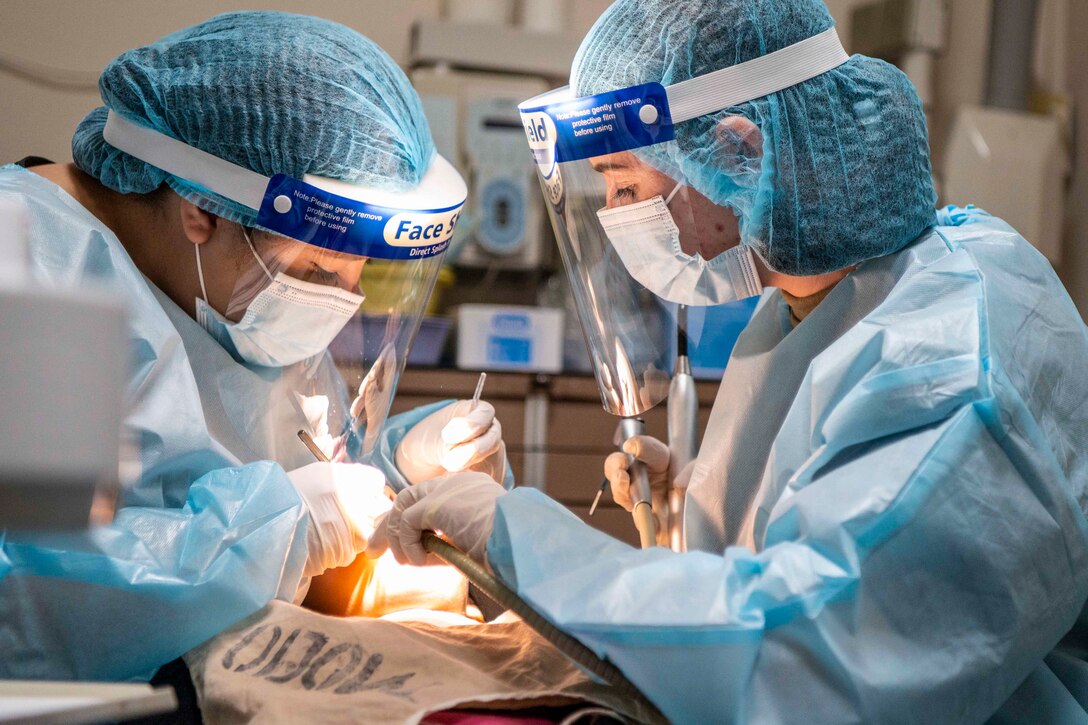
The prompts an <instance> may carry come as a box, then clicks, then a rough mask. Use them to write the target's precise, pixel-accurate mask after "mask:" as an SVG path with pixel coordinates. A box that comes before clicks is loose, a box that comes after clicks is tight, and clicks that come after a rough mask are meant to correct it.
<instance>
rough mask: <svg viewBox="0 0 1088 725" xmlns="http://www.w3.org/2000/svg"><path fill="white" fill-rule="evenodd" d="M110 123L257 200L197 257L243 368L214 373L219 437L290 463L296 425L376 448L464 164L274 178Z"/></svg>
mask: <svg viewBox="0 0 1088 725" xmlns="http://www.w3.org/2000/svg"><path fill="white" fill-rule="evenodd" d="M103 135H104V137H105V139H106V140H107V141H108V142H109V143H110V144H111V145H113V146H115V147H116V148H119V149H120V150H122V151H124V152H126V153H128V154H130V155H132V156H135V157H136V158H139V159H141V160H143V161H146V162H147V163H150V164H152V165H154V166H157V167H159V168H161V169H163V170H164V171H167V172H169V173H171V174H173V175H174V176H177V177H179V178H181V179H184V180H186V181H187V182H189V183H191V184H192V185H194V186H197V187H199V188H204V189H207V190H209V191H210V192H214V193H215V194H218V195H220V196H222V197H225V198H227V199H229V200H231V201H233V202H235V203H237V204H241V205H242V206H244V207H246V208H248V209H251V210H253V211H254V212H255V213H256V223H255V226H254V227H253V228H244V227H242V228H240V238H239V240H238V244H236V245H234V247H232V249H231V255H229V256H226V257H225V256H224V255H222V254H220V255H218V256H215V257H214V258H210V257H209V255H208V254H207V253H205V254H204V256H202V255H201V251H200V247H201V246H203V245H194V247H196V259H195V260H193V262H192V263H193V264H195V265H196V267H197V271H198V277H199V280H200V296H199V297H198V298H197V299H196V318H197V322H198V323H199V325H200V326H201V327H203V328H204V329H205V330H206V331H207V332H208V333H209V334H210V336H211V337H212V338H213V339H214V340H215V342H216V343H218V344H219V345H220V346H222V348H223V349H225V350H226V351H227V352H228V353H229V354H230V355H231V356H232V357H233V358H234V360H235V361H236V362H238V363H242V365H243V366H244V367H245V368H246V370H245V371H239V370H237V369H233V370H224V371H223V372H222V374H221V375H220V377H219V379H218V380H217V381H216V382H214V383H209V384H214V385H216V386H217V387H218V389H219V397H220V400H221V401H222V405H223V408H224V409H225V416H226V417H227V418H228V419H229V420H230V423H231V425H230V428H231V430H230V431H228V433H227V434H224V436H226V437H232V436H233V437H236V438H237V439H238V440H239V446H236V447H241V448H243V449H248V451H247V452H248V453H249V455H250V456H252V457H254V458H260V459H271V460H275V461H278V462H280V463H281V464H283V465H284V466H285V467H288V468H292V467H297V466H300V465H304V464H306V463H308V462H311V461H312V460H313V457H312V455H311V453H310V452H308V451H307V450H306V448H305V447H304V446H303V444H302V442H300V440H299V437H298V433H299V432H300V431H302V432H305V433H306V434H307V436H308V437H310V438H312V439H313V440H314V441H315V442H316V443H317V445H318V447H319V448H321V449H322V451H323V452H324V454H325V455H327V456H328V457H330V458H331V459H333V460H354V461H360V462H366V461H369V460H370V459H371V457H372V456H373V455H374V453H375V445H376V443H377V441H378V438H379V436H378V434H379V433H380V431H381V429H382V427H383V425H384V423H385V420H386V418H387V416H388V413H389V408H390V404H391V402H392V398H393V394H394V391H395V390H396V383H397V380H398V378H399V376H400V373H401V371H402V370H403V368H404V365H405V361H406V360H407V356H408V350H409V348H410V347H411V345H412V342H413V341H414V339H415V335H416V333H417V331H418V329H419V324H420V321H421V319H422V316H423V312H424V310H425V308H426V306H427V302H428V300H429V299H430V294H431V290H432V288H433V286H434V282H435V279H436V277H437V276H438V272H439V269H440V267H441V265H442V261H443V258H444V256H445V252H446V249H447V248H448V246H449V244H450V240H451V238H452V236H453V232H454V229H455V228H456V226H457V221H458V218H459V216H460V212H461V207H462V205H463V204H464V201H465V197H466V187H465V184H464V181H463V180H462V179H461V177H460V175H459V174H458V173H457V171H456V170H455V169H454V168H453V167H452V166H451V165H450V164H449V162H447V161H446V160H445V159H444V158H442V157H441V156H438V155H437V154H436V155H435V157H434V159H433V161H432V162H431V165H430V167H429V168H428V170H427V171H426V173H425V174H424V176H423V179H422V181H421V182H420V184H419V185H418V186H417V187H415V188H414V189H412V190H410V191H402V192H395V191H389V190H384V189H376V188H371V187H364V186H358V185H354V184H350V183H346V182H343V181H339V180H335V179H328V178H323V177H315V176H309V175H308V176H306V177H305V178H303V179H296V178H292V177H290V176H286V175H284V174H277V175H275V176H273V177H272V178H268V177H265V176H262V175H261V174H257V173H255V172H253V171H251V170H249V169H246V168H244V167H240V166H237V165H235V164H233V163H230V162H228V161H225V160H223V159H220V158H218V157H215V156H212V155H211V154H208V153H206V152H204V151H201V150H199V149H196V148H193V147H191V146H188V145H186V144H184V143H181V142H179V141H177V140H176V139H173V138H170V137H168V136H165V135H163V134H160V133H158V132H156V131H153V130H150V129H147V128H144V127H141V126H138V125H136V124H133V123H131V122H129V121H126V120H125V119H123V118H121V117H120V116H118V115H116V114H114V113H113V112H112V111H111V112H110V114H109V119H108V121H107V123H106V127H105V130H104V134H103ZM224 260H226V261H224ZM178 263H179V264H184V263H188V260H179V261H178ZM211 265H227V266H228V267H229V269H226V270H224V269H216V270H215V271H214V272H213V271H212V269H210V266H211ZM213 278H214V279H215V280H217V281H218V284H213V283H212V280H213ZM224 280H226V281H224ZM371 289H372V290H375V293H374V294H373V295H371V294H368V290H371ZM364 299H365V300H366V301H367V303H368V304H367V307H368V308H369V309H371V310H380V311H381V313H380V315H379V316H378V317H379V320H378V322H379V324H377V325H368V326H367V328H366V329H367V332H368V335H367V336H366V339H364V336H363V335H362V334H361V331H362V329H363V326H362V325H361V323H360V322H359V320H358V319H357V317H356V316H357V314H358V312H359V308H360V305H361V304H362V303H363V301H364ZM375 330H377V331H379V332H376V333H375V332H374V331H375ZM371 333H374V334H371ZM334 340H335V347H336V348H337V349H339V350H345V351H347V352H348V353H350V354H348V355H346V357H348V358H350V360H351V364H350V366H345V367H344V368H343V370H338V369H337V368H336V367H335V366H334V365H333V364H332V359H331V356H330V355H329V353H328V348H329V347H330V345H331V344H333V342H334ZM192 357H193V355H192V354H190V358H192ZM193 364H194V367H196V365H197V362H196V361H195V360H194V363H193ZM227 367H229V368H237V366H227ZM228 378H229V382H225V381H226V380H227V379H228ZM200 379H201V378H200V375H199V374H198V384H200ZM228 434H229V435H228ZM221 437H222V436H221ZM228 447H230V446H228Z"/></svg>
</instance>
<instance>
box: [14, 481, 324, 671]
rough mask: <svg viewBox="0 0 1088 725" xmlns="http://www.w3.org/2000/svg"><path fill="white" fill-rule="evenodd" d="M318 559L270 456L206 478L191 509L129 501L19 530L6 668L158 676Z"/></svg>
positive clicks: (192, 495) (292, 585)
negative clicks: (94, 515) (105, 521)
mask: <svg viewBox="0 0 1088 725" xmlns="http://www.w3.org/2000/svg"><path fill="white" fill-rule="evenodd" d="M305 560H306V523H305V512H304V509H303V505H302V502H301V500H300V499H299V497H298V495H297V494H296V493H295V491H294V489H293V488H292V486H291V485H290V482H289V481H288V479H287V476H286V474H285V473H284V471H283V469H282V468H281V467H280V466H278V465H276V464H274V463H269V462H260V463H254V464H251V465H248V466H244V467H240V468H223V469H218V470H215V471H212V472H210V473H207V474H206V475H204V476H202V477H201V478H199V479H198V480H197V481H195V482H194V483H193V485H192V487H191V488H190V490H189V493H188V496H187V498H186V501H185V504H184V506H183V507H181V508H173V509H170V508H144V507H129V508H125V509H121V510H120V511H119V512H118V513H117V516H116V518H115V520H114V522H113V523H112V524H110V525H109V526H105V527H102V528H98V529H94V530H92V531H90V532H88V533H86V534H81V535H65V536H60V535H53V536H49V537H46V536H41V535H37V536H34V537H24V538H21V539H19V540H13V536H12V535H11V534H10V533H9V535H8V538H7V541H6V542H4V545H3V550H2V552H0V562H4V563H2V564H0V568H4V567H5V566H6V567H9V571H8V574H7V576H5V577H4V578H3V579H0V651H2V652H3V656H0V678H17V679H31V678H34V679H94V680H125V679H133V678H146V677H148V676H150V674H151V673H152V672H153V671H154V670H155V669H156V668H157V667H158V666H160V665H161V664H163V663H165V662H169V661H170V660H172V659H174V658H176V657H178V656H180V655H182V654H183V653H185V652H186V651H188V650H190V649H192V648H193V647H195V646H196V645H198V644H200V643H201V642H203V641H205V640H207V639H208V638H210V637H212V636H214V635H216V634H218V633H219V632H221V631H222V630H223V629H225V628H227V627H229V626H230V625H231V624H234V623H235V622H237V621H239V620H241V619H243V618H244V617H246V616H248V615H249V614H251V613H253V612H255V611H257V610H258V609H260V608H261V607H263V606H264V605H265V604H266V603H267V602H268V601H270V600H271V599H273V598H281V599H287V600H290V599H291V597H292V596H293V595H294V593H295V590H296V588H297V586H298V583H299V580H300V579H301V576H302V570H303V566H304V564H305Z"/></svg>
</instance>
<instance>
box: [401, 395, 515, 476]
mask: <svg viewBox="0 0 1088 725" xmlns="http://www.w3.org/2000/svg"><path fill="white" fill-rule="evenodd" d="M394 458H395V461H396V464H397V469H398V470H400V472H401V473H402V474H404V477H405V478H406V479H408V482H409V483H411V484H412V485H413V486H415V485H417V484H420V483H423V482H424V481H429V480H431V479H432V478H438V477H439V476H444V475H446V474H447V473H458V472H460V471H479V472H480V473H486V474H487V475H489V476H491V478H493V479H494V480H495V481H502V479H503V476H504V474H505V473H506V445H505V444H504V443H503V441H502V425H501V424H500V423H499V421H498V420H497V419H496V418H495V408H494V407H493V406H492V405H491V403H488V402H487V401H484V400H481V401H480V402H479V403H477V404H476V407H475V408H473V403H472V401H471V400H459V401H457V402H456V403H453V404H451V405H447V406H446V407H445V408H443V409H442V410H438V411H435V412H434V413H431V414H430V415H428V416H427V417H426V418H424V419H423V420H421V421H419V423H417V424H416V425H415V426H414V427H413V428H412V429H411V430H409V431H408V434H407V435H405V436H404V438H403V440H401V442H400V445H398V446H397V450H396V453H395V456H394Z"/></svg>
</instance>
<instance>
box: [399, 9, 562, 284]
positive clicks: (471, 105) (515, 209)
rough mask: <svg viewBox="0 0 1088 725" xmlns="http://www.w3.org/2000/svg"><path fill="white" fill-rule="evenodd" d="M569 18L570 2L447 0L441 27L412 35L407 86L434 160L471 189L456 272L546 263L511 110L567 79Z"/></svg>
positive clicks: (428, 24) (422, 26)
mask: <svg viewBox="0 0 1088 725" xmlns="http://www.w3.org/2000/svg"><path fill="white" fill-rule="evenodd" d="M572 10H573V8H572V7H571V6H570V4H569V2H568V0H555V1H551V2H548V3H539V2H538V3H533V2H529V1H528V0H526V1H524V2H515V0H484V1H482V2H477V1H476V0H446V2H445V3H444V5H443V11H444V12H443V15H442V18H441V19H440V20H433V21H432V20H427V21H422V22H419V23H417V24H416V26H415V27H414V28H413V34H412V48H411V67H412V72H411V73H410V76H411V79H412V84H413V85H414V86H415V88H416V90H417V91H418V92H419V95H420V98H421V99H422V101H423V109H424V112H425V113H426V115H427V121H428V123H429V124H430V127H431V133H432V135H433V136H434V140H435V145H436V146H437V148H438V151H439V153H441V154H443V155H445V156H446V157H447V158H449V159H450V160H451V161H453V162H454V165H455V166H457V168H458V169H459V170H460V171H461V173H462V175H463V176H464V177H465V179H466V181H467V183H468V186H469V198H468V203H467V204H466V208H465V217H464V221H463V224H462V227H461V230H460V232H459V233H458V239H457V240H456V241H455V243H454V249H453V250H452V252H451V254H450V261H451V262H453V263H455V264H457V265H458V266H460V267H468V268H481V269H484V268H486V269H489V270H491V269H497V270H503V271H507V270H508V271H531V270H537V269H540V268H541V267H542V266H544V265H546V263H547V262H548V260H549V259H550V258H551V249H552V244H551V235H550V234H549V233H548V229H547V225H546V223H545V221H544V210H543V205H542V201H541V199H540V195H539V194H538V193H537V187H536V181H535V180H534V178H533V173H532V169H530V168H528V165H527V164H526V163H525V145H524V144H525V142H524V140H523V136H522V134H523V131H522V127H521V118H520V115H519V114H518V112H517V104H518V103H519V102H520V101H521V100H522V99H524V98H529V97H532V96H536V95H539V94H541V93H543V92H544V91H546V90H547V89H548V88H549V87H551V86H552V85H554V82H555V81H556V80H557V79H560V78H564V77H566V75H567V74H568V73H569V71H570V59H571V58H573V57H574V53H575V51H576V50H577V48H578V43H579V41H580V38H578V37H577V35H575V34H573V33H569V32H567V31H566V30H565V28H567V27H569V23H568V22H566V20H567V18H568V17H569V16H570V14H571V12H572Z"/></svg>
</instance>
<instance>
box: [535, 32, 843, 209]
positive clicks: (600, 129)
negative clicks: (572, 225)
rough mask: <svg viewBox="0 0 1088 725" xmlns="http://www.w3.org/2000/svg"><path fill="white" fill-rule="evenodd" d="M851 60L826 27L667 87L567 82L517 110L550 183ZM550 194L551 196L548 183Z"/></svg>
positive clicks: (839, 42)
mask: <svg viewBox="0 0 1088 725" xmlns="http://www.w3.org/2000/svg"><path fill="white" fill-rule="evenodd" d="M849 59H850V56H849V55H848V54H847V53H846V50H845V49H844V48H843V47H842V42H841V41H840V40H839V35H838V33H837V32H836V30H835V28H829V29H828V30H825V31H824V32H822V33H819V34H818V35H814V36H812V37H811V38H806V39H805V40H802V41H801V42H799V43H795V44H793V45H790V46H787V47H785V48H782V49H781V50H776V51H774V52H773V53H768V54H767V55H764V56H760V57H759V58H753V59H752V60H749V61H745V62H744V63H738V64H737V65H734V66H729V67H728V68H722V69H720V70H717V71H714V72H712V73H707V74H706V75H702V76H698V77H696V78H691V79H689V80H686V81H682V82H680V83H676V84H674V85H671V86H668V87H666V86H663V85H661V84H660V83H644V84H642V85H637V86H631V87H629V88H621V89H619V90H616V91H609V92H607V93H600V94H597V95H594V96H584V97H582V98H573V97H572V94H571V91H570V88H569V87H564V88H560V89H557V90H555V91H551V92H549V93H545V94H544V95H541V96H537V97H536V98H532V99H530V100H528V101H525V102H523V103H521V104H520V105H519V106H518V110H520V111H521V118H522V124H523V125H524V126H525V134H526V137H527V138H528V140H529V147H530V149H531V150H532V154H533V160H534V162H535V163H536V165H537V168H538V170H539V171H540V173H541V176H542V177H543V178H544V179H545V183H546V184H547V181H548V179H550V178H552V176H553V175H554V174H553V173H552V172H554V170H555V167H556V165H557V164H561V163H564V162H567V161H577V160H581V159H588V158H591V157H594V156H604V155H607V154H613V153H617V152H620V151H629V150H631V149H636V148H641V147H644V146H652V145H654V144H659V143H664V142H667V141H672V140H674V139H675V138H676V130H675V126H676V125H678V124H681V123H683V122H685V121H690V120H691V119H693V118H699V117H700V116H705V115H708V114H711V113H717V112H718V111H721V110H723V109H726V108H729V107H731V106H736V105H739V104H741V103H746V102H747V101H752V100H755V99H757V98H762V97H763V96H768V95H770V94H772V93H777V92H778V91H781V90H785V89H786V88H789V87H790V86H794V85H797V84H798V83H802V82H803V81H807V80H809V79H810V78H815V77H816V76H818V75H821V74H823V73H826V72H827V71H830V70H833V69H834V68H837V67H838V66H840V65H842V64H843V63H845V62H846V61H848V60H849ZM548 193H549V196H550V197H552V198H553V200H554V199H555V198H556V197H555V196H554V195H553V193H552V190H551V189H550V188H549V189H548Z"/></svg>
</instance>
